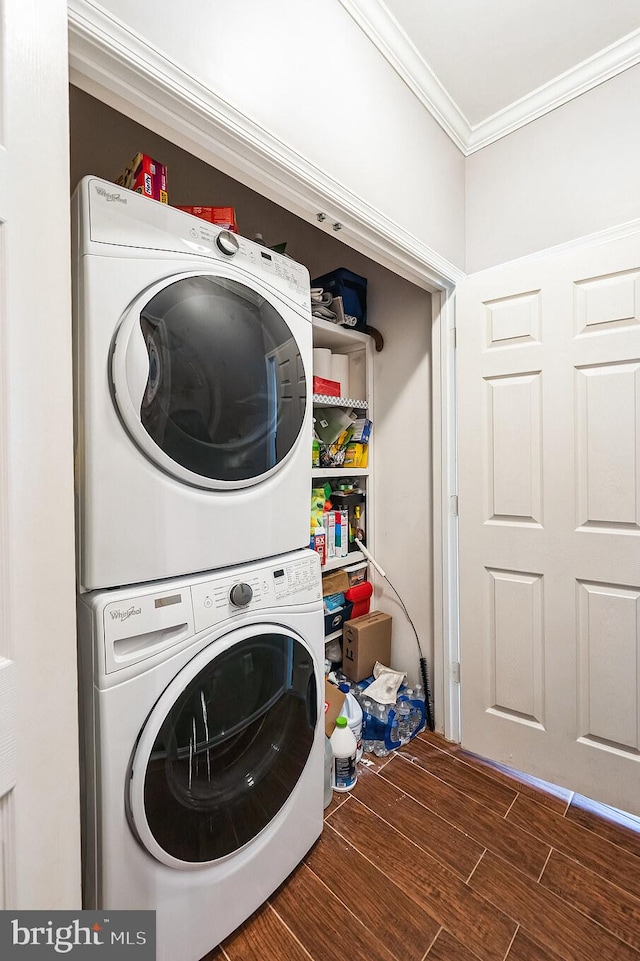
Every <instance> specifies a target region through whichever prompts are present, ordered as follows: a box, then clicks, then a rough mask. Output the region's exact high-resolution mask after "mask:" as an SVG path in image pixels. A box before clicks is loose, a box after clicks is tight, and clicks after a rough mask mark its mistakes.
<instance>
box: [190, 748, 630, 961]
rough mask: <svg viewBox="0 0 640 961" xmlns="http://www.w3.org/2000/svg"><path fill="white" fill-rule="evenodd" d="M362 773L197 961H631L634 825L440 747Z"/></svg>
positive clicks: (405, 753) (410, 751)
mask: <svg viewBox="0 0 640 961" xmlns="http://www.w3.org/2000/svg"><path fill="white" fill-rule="evenodd" d="M367 759H369V757H368V756H367ZM370 760H371V761H372V762H373V763H371V765H370V766H366V765H362V764H360V765H359V777H358V783H357V785H356V788H355V789H354V791H353V792H351V793H350V794H348V795H337V794H334V800H333V802H332V804H331V806H330V807H329V808H328V809H327V811H326V817H325V830H324V832H323V834H322V837H321V838H320V839H319V841H318V842H317V843H316V845H315V846H314V847H313V848H312V850H311V851H310V852H309V854H308V856H307V858H306V859H305V861H304V863H303V864H301V865H300V867H299V868H298V869H297V870H296V871H294V873H293V874H292V875H291V876H290V877H289V878H288V879H287V881H286V882H285V883H284V884H283V885H282V886H281V887H280V888H279V889H278V890H277V891H276V892H275V894H274V895H273V897H271V898H270V899H269V902H268V903H267V904H266V905H265V906H264V907H262V908H261V909H260V910H259V911H258V912H256V914H254V915H253V916H252V917H251V918H250V919H249V920H248V921H247V922H246V923H245V924H244V925H242V927H241V928H239V929H238V930H237V931H236V932H235V933H234V934H233V935H231V936H230V937H229V938H227V940H226V941H224V942H223V944H222V945H220V946H219V947H218V948H216V949H215V950H214V951H212V952H211V953H210V954H208V955H207V956H206V961H214V959H215V961H310V959H311V961H393V959H397V961H422V959H425V958H426V959H428V961H478V959H480V961H559V959H563V961H640V819H638V818H635V817H632V816H631V815H625V814H622V813H621V812H617V811H614V810H613V809H611V808H606V807H604V806H602V805H598V804H595V803H594V802H592V801H589V800H588V799H587V798H584V797H580V796H578V795H575V794H571V792H569V791H565V790H563V789H561V788H557V787H555V786H553V785H541V784H540V782H537V781H535V780H534V779H529V778H527V777H526V776H521V775H516V774H515V772H510V771H508V769H506V768H502V767H500V766H499V765H494V764H492V763H491V762H488V761H485V760H483V759H482V758H479V757H476V756H475V755H472V754H469V753H467V752H465V751H463V750H461V749H460V748H458V747H457V746H455V745H451V744H449V743H448V742H446V741H444V740H443V739H442V738H440V737H438V735H434V734H428V733H425V734H421V735H419V736H418V737H417V738H415V739H414V740H413V741H412V742H411V743H410V744H409V745H407V746H406V747H405V748H404V749H403V750H402V751H401V752H399V753H398V754H395V755H393V756H391V757H389V758H382V759H377V758H371V759H370ZM203 961H205V959H203Z"/></svg>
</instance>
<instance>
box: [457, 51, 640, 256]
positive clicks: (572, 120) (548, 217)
mask: <svg viewBox="0 0 640 961" xmlns="http://www.w3.org/2000/svg"><path fill="white" fill-rule="evenodd" d="M639 103H640V66H637V67H633V68H631V69H630V70H627V71H625V72H624V73H622V74H620V75H619V76H617V77H615V78H613V79H612V80H609V81H607V82H606V83H603V84H601V85H600V86H599V87H595V88H594V89H593V90H590V91H589V92H588V93H585V94H583V95H582V96H581V97H578V98H577V99H575V100H572V101H571V102H570V103H567V104H565V105H564V106H562V107H559V108H558V109H557V110H554V111H553V112H552V113H550V114H547V115H546V116H545V117H541V118H540V119H539V120H536V121H534V122H533V123H530V124H529V125H528V126H526V127H523V128H522V129H520V130H517V131H516V132H515V133H512V134H510V135H509V136H508V137H505V138H504V139H502V140H499V141H498V142H497V143H495V144H492V145H491V146H489V147H485V148H484V149H483V150H480V151H478V152H477V153H475V154H472V155H471V156H469V157H468V158H467V159H466V232H467V241H466V269H467V272H468V273H474V272H475V271H478V270H482V269H483V268H485V267H491V266H494V265H496V264H501V263H504V262H506V261H509V260H513V259H514V258H516V257H521V256H523V255H525V254H529V253H533V252H535V251H538V250H544V249H546V248H547V247H551V246H553V245H555V244H559V243H564V242H566V241H570V240H573V239H575V238H578V237H582V236H584V235H586V234H590V233H595V232H596V231H599V230H603V229H605V228H607V227H612V226H616V225H618V224H621V223H626V222H627V221H629V220H633V219H635V218H637V217H640V177H639V176H638V170H639V169H640V125H639V124H637V123H636V122H635V117H636V115H637V112H638V110H637V108H638V104H639Z"/></svg>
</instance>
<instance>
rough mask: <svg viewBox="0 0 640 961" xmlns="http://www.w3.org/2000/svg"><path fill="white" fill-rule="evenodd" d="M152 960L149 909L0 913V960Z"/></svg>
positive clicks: (152, 925) (153, 933)
mask: <svg viewBox="0 0 640 961" xmlns="http://www.w3.org/2000/svg"><path fill="white" fill-rule="evenodd" d="M96 952H101V954H100V957H101V958H104V959H105V961H107V959H110V958H114V959H115V958H120V959H122V958H136V959H137V961H155V957H156V915H155V911H111V912H104V913H103V912H98V911H73V912H72V911H20V912H15V911H13V912H12V911H0V958H2V959H3V961H5V959H6V961H13V959H15V958H20V959H23V961H31V959H32V958H43V959H44V958H53V957H58V956H59V955H61V954H72V953H73V954H72V957H73V959H74V961H82V959H86V958H94V959H95V958H96Z"/></svg>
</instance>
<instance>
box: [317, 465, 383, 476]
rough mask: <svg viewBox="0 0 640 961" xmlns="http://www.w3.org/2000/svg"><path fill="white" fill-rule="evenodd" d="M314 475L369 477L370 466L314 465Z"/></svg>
mask: <svg viewBox="0 0 640 961" xmlns="http://www.w3.org/2000/svg"><path fill="white" fill-rule="evenodd" d="M311 476H312V477H368V476H369V468H368V467H312V468H311Z"/></svg>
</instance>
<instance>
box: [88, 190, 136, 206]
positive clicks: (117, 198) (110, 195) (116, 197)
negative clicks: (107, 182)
mask: <svg viewBox="0 0 640 961" xmlns="http://www.w3.org/2000/svg"><path fill="white" fill-rule="evenodd" d="M96 193H97V194H98V196H100V197H104V199H105V200H106V201H107V203H119V204H127V203H129V201H128V200H127V198H126V197H124V196H123V195H122V194H120V193H116V191H114V190H106V189H105V188H104V187H96Z"/></svg>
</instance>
